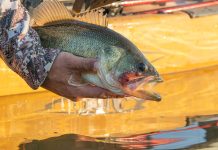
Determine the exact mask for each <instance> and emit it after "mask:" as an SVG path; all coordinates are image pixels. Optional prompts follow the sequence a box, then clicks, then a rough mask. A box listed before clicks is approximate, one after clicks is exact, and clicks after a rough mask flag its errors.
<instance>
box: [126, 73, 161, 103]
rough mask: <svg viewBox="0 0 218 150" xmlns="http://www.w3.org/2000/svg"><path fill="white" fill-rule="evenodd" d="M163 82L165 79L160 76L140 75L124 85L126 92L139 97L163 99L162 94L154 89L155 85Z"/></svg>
mask: <svg viewBox="0 0 218 150" xmlns="http://www.w3.org/2000/svg"><path fill="white" fill-rule="evenodd" d="M161 82H163V79H162V78H161V77H160V76H149V77H145V76H144V77H143V76H139V77H136V78H135V79H133V80H131V81H128V82H127V83H126V84H125V86H124V91H125V93H126V94H128V95H130V96H134V97H137V98H142V99H145V100H152V101H161V99H162V98H161V96H160V94H159V93H157V92H155V91H153V87H154V86H155V85H157V84H158V83H161Z"/></svg>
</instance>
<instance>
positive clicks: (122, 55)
mask: <svg viewBox="0 0 218 150" xmlns="http://www.w3.org/2000/svg"><path fill="white" fill-rule="evenodd" d="M51 9H52V10H51ZM52 12H53V13H52ZM54 12H56V13H54ZM57 12H61V14H58V13H57ZM48 13H50V14H48ZM35 14H36V15H33V17H34V18H35V21H36V23H37V22H38V24H40V26H38V27H35V28H34V29H35V30H36V31H37V32H38V34H39V36H40V38H41V42H42V45H43V46H44V47H46V48H59V49H61V50H62V51H64V52H69V53H71V54H74V55H76V56H80V57H84V58H97V59H98V72H97V73H84V74H82V78H83V79H84V81H85V82H86V83H89V84H92V85H95V86H99V87H102V88H105V89H108V90H110V91H112V92H114V93H116V94H119V95H128V96H134V97H137V98H143V99H148V100H155V101H160V100H161V97H160V95H159V94H157V93H155V92H153V91H151V90H146V89H144V88H143V87H144V85H147V84H152V85H153V84H155V83H157V82H160V81H161V78H160V75H159V74H158V72H157V71H156V69H155V68H154V67H153V66H152V65H151V63H149V61H148V60H147V59H146V58H145V57H144V55H143V54H142V53H141V52H140V51H139V49H138V48H137V47H136V46H135V45H134V44H133V43H132V42H130V41H129V40H128V39H126V38H125V37H124V36H122V35H120V34H119V33H117V32H115V31H113V30H111V29H109V28H107V27H103V26H99V25H95V24H91V23H86V22H81V21H77V20H75V19H73V17H72V15H71V14H70V12H69V11H68V10H67V9H66V8H64V6H63V5H62V4H61V3H59V2H57V1H47V2H44V3H42V4H41V5H40V6H39V7H38V8H36V10H35ZM61 15H62V16H61ZM60 16H61V17H60ZM46 18H47V19H46ZM47 20H48V21H47ZM99 22H101V23H102V21H99ZM71 83H72V84H73V85H74V86H77V85H80V83H76V81H73V79H72V81H71Z"/></svg>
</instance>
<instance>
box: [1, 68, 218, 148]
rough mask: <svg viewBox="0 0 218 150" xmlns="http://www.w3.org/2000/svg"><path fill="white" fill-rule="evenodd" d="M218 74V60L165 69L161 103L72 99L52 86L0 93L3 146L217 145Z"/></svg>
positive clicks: (179, 146)
mask: <svg viewBox="0 0 218 150" xmlns="http://www.w3.org/2000/svg"><path fill="white" fill-rule="evenodd" d="M217 76H218V70H217V66H214V67H207V68H201V69H198V70H192V71H187V72H180V73H174V74H173V73H172V74H165V75H163V77H164V79H165V82H164V83H163V84H161V85H159V86H158V87H157V90H158V91H160V92H161V93H162V95H163V97H164V98H163V100H162V101H161V102H159V103H157V102H150V101H147V102H144V103H142V102H140V103H139V102H138V101H135V100H133V99H127V100H122V101H118V102H115V103H114V101H113V100H110V102H107V101H102V100H99V101H98V102H96V101H93V102H91V103H89V104H87V102H86V101H83V102H80V103H73V102H71V101H69V100H66V99H62V98H60V97H58V96H56V95H54V94H52V93H49V92H39V93H37V94H34V93H33V94H22V95H16V96H5V97H1V101H0V111H1V114H0V140H1V142H0V149H1V150H16V149H19V150H35V149H37V150H38V149H40V150H44V149H45V150H47V149H52V150H59V149H64V150H68V149H78V150H79V149H80V150H81V149H85V150H86V149H93V150H98V149H100V150H101V149H117V150H120V149H160V150H162V149H198V148H202V149H204V148H205V149H208V148H209V147H211V148H214V149H216V148H217V147H218V143H217V142H218V140H217V139H218V115H216V114H218V109H217V108H218V103H217V102H218V91H217V89H218V80H217ZM166 87H168V88H166ZM87 106H92V107H91V109H90V107H87ZM136 106H137V107H136Z"/></svg>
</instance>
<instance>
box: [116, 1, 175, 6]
mask: <svg viewBox="0 0 218 150" xmlns="http://www.w3.org/2000/svg"><path fill="white" fill-rule="evenodd" d="M174 1H175V0H126V1H123V2H119V3H118V5H119V6H123V7H130V6H137V5H148V4H161V3H167V2H174Z"/></svg>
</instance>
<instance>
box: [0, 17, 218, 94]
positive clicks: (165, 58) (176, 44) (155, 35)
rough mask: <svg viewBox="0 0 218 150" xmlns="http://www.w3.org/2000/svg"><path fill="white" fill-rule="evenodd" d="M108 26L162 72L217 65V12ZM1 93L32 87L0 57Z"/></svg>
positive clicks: (116, 20)
mask: <svg viewBox="0 0 218 150" xmlns="http://www.w3.org/2000/svg"><path fill="white" fill-rule="evenodd" d="M109 27H110V28H111V29H113V30H115V31H117V32H119V33H121V34H123V35H124V36H126V37H127V38H128V39H130V40H131V41H133V42H134V43H135V44H136V45H137V46H138V47H139V49H140V50H141V51H142V52H144V54H145V55H146V57H147V58H149V59H150V61H152V62H153V64H154V65H155V67H156V68H157V69H158V71H159V72H160V73H161V74H172V73H176V72H184V71H190V70H196V69H201V68H205V67H209V66H216V65H218V45H217V43H218V15H211V16H206V17H200V18H195V19H190V17H189V16H188V15H187V14H185V13H175V14H149V15H134V16H126V17H123V16H122V17H114V18H111V19H109ZM0 79H2V81H1V84H0V96H6V95H14V94H24V93H32V92H41V91H44V90H43V89H39V90H37V91H33V90H32V89H30V88H29V87H28V86H27V85H26V84H25V83H24V81H22V79H20V78H19V77H18V76H17V75H16V74H15V73H13V72H12V71H10V69H9V68H7V67H6V65H5V64H4V63H3V61H1V60H0Z"/></svg>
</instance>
